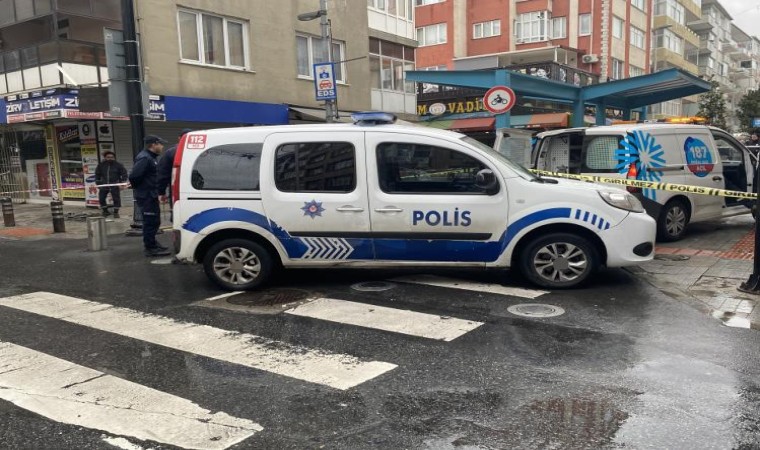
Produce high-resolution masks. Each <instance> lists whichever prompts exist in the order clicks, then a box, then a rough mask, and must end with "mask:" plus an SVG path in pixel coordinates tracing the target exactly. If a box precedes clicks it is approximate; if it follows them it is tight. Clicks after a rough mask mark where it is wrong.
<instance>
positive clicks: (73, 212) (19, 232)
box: [0, 203, 171, 240]
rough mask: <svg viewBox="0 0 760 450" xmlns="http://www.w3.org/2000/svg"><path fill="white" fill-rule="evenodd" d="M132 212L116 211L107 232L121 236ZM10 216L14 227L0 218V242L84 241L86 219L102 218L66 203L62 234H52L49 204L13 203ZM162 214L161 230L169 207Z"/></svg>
mask: <svg viewBox="0 0 760 450" xmlns="http://www.w3.org/2000/svg"><path fill="white" fill-rule="evenodd" d="M132 212H133V209H132V205H129V206H126V207H122V208H121V209H120V210H119V215H120V218H119V219H114V218H113V216H108V217H107V218H106V230H107V233H108V234H124V233H125V232H126V231H127V230H129V229H131V226H130V225H131V224H132V223H133V222H132ZM13 213H14V216H15V221H16V226H15V227H5V226H3V223H4V222H3V220H2V219H0V240H2V239H23V240H40V239H51V238H55V239H85V238H87V217H101V212H100V209H98V208H87V207H85V206H84V205H76V204H74V205H70V204H65V205H64V206H63V214H64V218H65V220H64V223H65V227H66V231H65V232H64V233H54V232H53V215H52V212H51V211H50V204H49V203H48V204H45V203H42V204H40V203H24V204H17V203H14V204H13ZM161 213H162V214H161V226H162V228H165V227H169V226H170V225H171V223H170V222H169V210H168V206H166V205H162V207H161Z"/></svg>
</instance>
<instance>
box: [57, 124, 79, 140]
mask: <svg viewBox="0 0 760 450" xmlns="http://www.w3.org/2000/svg"><path fill="white" fill-rule="evenodd" d="M59 130H61V131H59V132H58V142H61V143H64V142H69V141H73V140H75V139H79V127H76V126H72V127H66V128H59Z"/></svg>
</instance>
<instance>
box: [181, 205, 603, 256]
mask: <svg viewBox="0 0 760 450" xmlns="http://www.w3.org/2000/svg"><path fill="white" fill-rule="evenodd" d="M571 212H572V209H571V208H551V209H545V210H541V211H536V212H534V213H532V214H528V215H527V216H525V217H522V218H520V219H518V220H516V221H514V222H513V223H511V224H510V225H509V226H508V227H507V229H506V230H505V231H504V233H502V235H501V238H500V239H499V240H498V241H491V242H483V241H471V240H444V239H441V240H424V239H382V238H380V239H378V238H375V239H360V238H335V237H292V236H291V235H290V234H289V233H288V232H287V231H285V230H283V229H282V228H281V227H280V226H278V225H277V224H276V223H274V222H272V221H268V220H267V219H266V217H265V216H263V215H261V214H259V213H256V212H253V211H250V210H244V209H240V208H215V209H210V210H207V211H203V212H201V213H198V214H196V215H194V216H192V217H191V218H190V219H188V221H187V222H186V223H185V224H184V225H183V228H184V229H186V230H188V231H192V232H195V233H198V232H200V231H201V230H203V229H204V228H206V227H208V226H210V225H213V224H214V223H218V222H226V221H240V222H248V223H252V224H254V225H257V226H259V227H261V228H263V229H266V230H268V231H270V232H271V233H272V234H273V235H274V236H275V237H276V238H277V239H278V240H279V241H280V243H281V244H282V245H283V247H284V248H285V251H286V252H287V254H288V257H290V258H293V259H299V258H304V259H312V260H320V259H330V260H371V259H373V258H375V259H379V260H394V261H446V262H450V261H462V262H490V261H495V260H496V259H497V258H498V257H499V255H501V253H502V252H503V251H504V249H506V248H507V246H508V245H509V243H510V242H511V241H512V239H514V238H515V236H517V235H518V234H519V233H520V232H521V231H522V230H523V229H525V228H527V227H530V226H532V225H534V224H536V223H539V222H543V221H545V220H550V219H557V218H570V217H571ZM588 216H589V213H588V212H586V214H585V219H586V221H588ZM576 217H580V211H579V210H577V211H576ZM607 228H609V224H607Z"/></svg>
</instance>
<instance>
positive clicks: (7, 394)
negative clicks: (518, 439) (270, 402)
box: [0, 280, 484, 449]
mask: <svg viewBox="0 0 760 450" xmlns="http://www.w3.org/2000/svg"><path fill="white" fill-rule="evenodd" d="M427 281H429V280H427ZM412 282H413V281H412ZM0 308H11V309H13V310H17V311H21V312H24V313H29V314H34V315H37V316H41V317H46V318H50V319H55V320H59V321H63V322H66V323H70V324H74V325H77V326H81V327H86V328H89V329H93V330H98V331H101V332H108V333H113V334H115V335H118V336H122V337H126V338H128V339H134V340H138V341H141V342H145V343H150V344H154V345H159V346H162V347H165V348H168V349H172V350H176V351H180V352H185V353H188V354H192V355H200V356H203V357H207V358H212V359H214V360H218V361H222V362H224V363H228V364H234V365H239V366H244V367H249V368H253V369H256V370H261V371H265V372H268V373H271V374H274V375H276V376H282V377H287V378H290V379H294V380H300V381H303V382H306V383H313V384H317V385H322V386H326V387H328V388H333V389H337V390H346V389H351V388H354V387H356V386H359V385H361V384H362V383H366V382H368V381H371V380H374V379H376V378H378V377H380V376H384V375H385V376H392V374H393V371H394V369H396V368H397V364H396V363H395V362H394V361H374V360H367V359H366V358H359V357H356V356H353V355H350V354H342V353H335V352H330V351H326V350H324V349H320V348H308V347H304V346H299V345H294V344H290V343H287V342H284V341H278V340H273V339H270V338H266V337H264V336H257V335H253V334H247V333H239V332H232V331H230V330H226V329H222V328H216V327H212V326H209V325H201V324H196V323H191V322H181V321H178V320H175V319H173V318H170V317H166V316H162V315H159V314H150V313H144V312H140V311H137V310H133V309H129V308H123V307H117V306H114V305H110V304H106V303H99V302H94V301H90V300H87V299H82V298H76V297H70V296H65V295H60V294H56V293H51V292H33V293H28V294H23V295H16V296H11V297H5V298H0ZM284 312H285V313H286V315H287V316H290V317H294V318H295V317H298V318H300V319H301V320H319V321H329V322H333V323H340V324H344V325H347V326H355V327H362V328H365V329H372V330H377V331H378V332H382V333H393V334H397V335H403V336H408V337H411V338H412V339H418V340H420V341H419V342H422V341H424V340H436V341H441V342H442V343H441V344H440V345H451V342H452V341H454V340H456V339H459V338H461V337H462V336H464V335H465V334H467V333H470V332H473V331H474V330H477V329H478V328H480V327H482V326H483V325H484V323H483V322H478V321H474V320H467V319H462V318H456V317H450V316H444V315H436V314H429V313H421V312H416V311H411V310H407V309H397V308H391V307H386V306H377V305H369V304H364V303H359V302H354V301H348V300H340V299H335V298H324V297H319V298H315V299H310V301H308V302H305V303H303V304H300V305H298V306H295V307H293V308H291V309H289V310H286V311H284ZM0 325H1V324H0ZM5 339H6V340H5V341H3V340H1V339H0V400H5V401H8V402H11V403H13V404H15V405H17V406H18V407H20V408H23V409H26V410H28V411H31V412H34V413H36V414H39V415H41V416H43V417H46V418H48V419H50V420H54V421H57V422H60V423H65V424H72V425H77V426H81V427H84V428H88V429H92V430H100V431H103V432H106V433H109V434H110V435H112V436H113V437H114V438H113V439H122V438H128V439H132V440H137V441H154V442H159V443H162V444H168V445H173V446H177V447H180V448H203V449H224V448H228V447H230V446H232V445H235V444H236V443H239V442H242V441H244V440H246V439H248V438H251V437H252V436H255V434H256V433H258V432H260V431H262V430H263V428H262V426H261V425H259V423H258V422H260V421H261V418H251V417H249V418H242V417H234V416H233V415H229V414H227V413H225V412H222V411H215V412H211V411H209V410H207V409H204V408H203V407H202V406H200V405H198V404H196V403H193V401H192V400H190V399H186V398H182V397H179V396H176V395H172V394H169V393H166V392H162V391H159V390H156V389H153V388H150V387H147V386H143V385H140V384H138V383H135V382H133V381H129V380H127V379H124V378H120V377H118V376H115V375H112V374H109V373H104V372H101V371H99V370H96V369H94V368H90V367H85V366H81V365H78V364H76V363H74V362H70V361H66V360H64V359H61V358H60V357H56V356H51V355H48V354H45V353H42V352H41V351H39V349H31V348H27V347H23V346H20V345H17V344H15V343H12V342H9V341H8V339H7V337H6V338H5ZM104 439H105V438H104ZM109 439H110V438H109ZM254 439H255V437H254ZM122 440H123V439H122ZM129 442H131V441H129Z"/></svg>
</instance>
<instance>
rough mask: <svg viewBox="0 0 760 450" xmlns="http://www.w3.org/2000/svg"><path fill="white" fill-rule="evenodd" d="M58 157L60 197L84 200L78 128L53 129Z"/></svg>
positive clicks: (73, 126)
mask: <svg viewBox="0 0 760 450" xmlns="http://www.w3.org/2000/svg"><path fill="white" fill-rule="evenodd" d="M55 135H56V139H57V141H58V157H59V158H60V161H61V191H62V192H61V196H62V197H63V198H64V199H76V200H84V199H85V191H84V170H83V167H82V153H81V144H80V141H79V126H78V125H68V126H63V127H56V128H55Z"/></svg>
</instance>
